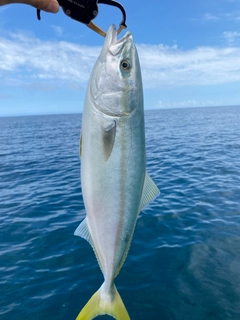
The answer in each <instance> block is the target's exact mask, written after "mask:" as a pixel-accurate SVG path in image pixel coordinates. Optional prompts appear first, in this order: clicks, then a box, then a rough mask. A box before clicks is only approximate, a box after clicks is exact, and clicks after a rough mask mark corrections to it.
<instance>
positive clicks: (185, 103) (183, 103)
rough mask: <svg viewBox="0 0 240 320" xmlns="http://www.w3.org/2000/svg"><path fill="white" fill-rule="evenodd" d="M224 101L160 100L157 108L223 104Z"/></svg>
mask: <svg viewBox="0 0 240 320" xmlns="http://www.w3.org/2000/svg"><path fill="white" fill-rule="evenodd" d="M222 104H223V102H222V101H214V100H202V101H199V100H194V99H192V100H183V101H174V102H169V103H167V102H163V101H159V102H158V105H157V106H156V107H157V108H160V109H165V108H186V107H192V108H193V107H211V106H217V105H222Z"/></svg>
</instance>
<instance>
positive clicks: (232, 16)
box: [202, 10, 240, 23]
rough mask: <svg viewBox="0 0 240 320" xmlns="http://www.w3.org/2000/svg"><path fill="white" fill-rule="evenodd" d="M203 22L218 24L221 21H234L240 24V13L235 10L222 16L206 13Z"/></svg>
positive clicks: (221, 14)
mask: <svg viewBox="0 0 240 320" xmlns="http://www.w3.org/2000/svg"><path fill="white" fill-rule="evenodd" d="M202 20H203V21H205V22H217V21H219V20H221V21H231V22H232V21H234V22H237V23H238V22H240V11H239V10H235V11H232V12H225V13H220V14H212V13H205V14H204V15H203V16H202Z"/></svg>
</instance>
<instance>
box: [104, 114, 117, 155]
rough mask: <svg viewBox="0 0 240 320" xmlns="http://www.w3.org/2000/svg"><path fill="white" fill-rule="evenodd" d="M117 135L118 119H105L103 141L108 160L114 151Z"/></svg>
mask: <svg viewBox="0 0 240 320" xmlns="http://www.w3.org/2000/svg"><path fill="white" fill-rule="evenodd" d="M115 136H116V121H113V120H111V121H109V120H105V121H104V125H103V127H102V143H103V153H104V159H105V161H107V160H108V159H109V157H110V155H111V153H112V149H113V146H114V141H115Z"/></svg>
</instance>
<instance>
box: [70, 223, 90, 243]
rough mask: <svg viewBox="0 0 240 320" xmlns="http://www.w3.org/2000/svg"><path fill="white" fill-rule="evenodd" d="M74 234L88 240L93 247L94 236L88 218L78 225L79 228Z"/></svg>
mask: <svg viewBox="0 0 240 320" xmlns="http://www.w3.org/2000/svg"><path fill="white" fill-rule="evenodd" d="M74 235H75V236H78V237H81V238H83V239H85V240H87V241H88V242H89V243H90V244H91V246H92V247H93V242H92V236H91V233H90V230H89V228H88V224H87V219H86V218H85V219H84V220H83V221H82V222H81V223H80V225H79V226H78V227H77V229H76V230H75V232H74Z"/></svg>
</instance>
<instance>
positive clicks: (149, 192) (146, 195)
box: [139, 172, 160, 212]
mask: <svg viewBox="0 0 240 320" xmlns="http://www.w3.org/2000/svg"><path fill="white" fill-rule="evenodd" d="M159 194H160V191H159V189H158V187H157V186H156V184H155V183H154V182H153V180H152V179H151V178H150V176H149V174H148V173H147V172H146V174H145V180H144V185H143V191H142V197H141V201H140V204H139V212H140V211H141V210H142V209H143V208H144V207H145V206H146V205H147V204H148V203H149V202H151V201H152V200H153V199H155V198H156V197H157V196H158V195H159Z"/></svg>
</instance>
